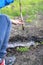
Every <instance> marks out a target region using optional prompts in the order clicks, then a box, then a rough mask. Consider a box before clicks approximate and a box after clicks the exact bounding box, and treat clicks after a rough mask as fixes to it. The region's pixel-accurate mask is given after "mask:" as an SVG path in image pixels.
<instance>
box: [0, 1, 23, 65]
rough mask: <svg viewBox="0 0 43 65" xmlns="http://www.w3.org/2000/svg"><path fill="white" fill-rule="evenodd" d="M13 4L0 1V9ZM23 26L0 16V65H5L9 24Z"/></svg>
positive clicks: (16, 21)
mask: <svg viewBox="0 0 43 65" xmlns="http://www.w3.org/2000/svg"><path fill="white" fill-rule="evenodd" d="M11 2H13V0H0V8H2V7H4V6H6V5H8V4H9V3H11ZM11 22H12V23H15V24H23V22H19V21H18V20H11V21H10V20H9V18H8V17H7V16H6V15H0V65H5V55H6V49H7V46H8V41H9V34H10V31H11V24H12V23H11Z"/></svg>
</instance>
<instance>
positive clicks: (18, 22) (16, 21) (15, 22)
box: [11, 19, 24, 25]
mask: <svg viewBox="0 0 43 65" xmlns="http://www.w3.org/2000/svg"><path fill="white" fill-rule="evenodd" d="M11 22H12V23H13V24H15V25H17V24H20V25H21V24H24V22H22V21H21V20H18V19H17V20H13V19H11Z"/></svg>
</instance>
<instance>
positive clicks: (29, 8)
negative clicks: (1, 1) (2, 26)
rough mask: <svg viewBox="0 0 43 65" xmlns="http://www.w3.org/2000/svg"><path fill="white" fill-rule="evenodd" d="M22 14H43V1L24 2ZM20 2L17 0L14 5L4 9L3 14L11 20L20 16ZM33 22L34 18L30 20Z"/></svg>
mask: <svg viewBox="0 0 43 65" xmlns="http://www.w3.org/2000/svg"><path fill="white" fill-rule="evenodd" d="M21 3H22V14H23V16H26V15H29V16H31V15H32V16H33V18H34V15H35V14H37V13H39V12H41V13H43V0H22V2H21ZM19 8H20V6H19V0H15V2H14V3H12V4H11V5H9V6H7V7H4V8H2V9H0V13H1V14H7V15H9V16H10V17H11V18H13V17H16V16H20V10H19ZM29 20H30V21H31V20H32V17H31V18H30V19H29Z"/></svg>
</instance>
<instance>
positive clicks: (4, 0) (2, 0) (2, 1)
mask: <svg viewBox="0 0 43 65" xmlns="http://www.w3.org/2000/svg"><path fill="white" fill-rule="evenodd" d="M13 1H14V0H0V8H2V7H4V6H6V5H9V4H10V3H12V2H13Z"/></svg>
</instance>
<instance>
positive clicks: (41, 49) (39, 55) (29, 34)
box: [7, 15, 43, 65]
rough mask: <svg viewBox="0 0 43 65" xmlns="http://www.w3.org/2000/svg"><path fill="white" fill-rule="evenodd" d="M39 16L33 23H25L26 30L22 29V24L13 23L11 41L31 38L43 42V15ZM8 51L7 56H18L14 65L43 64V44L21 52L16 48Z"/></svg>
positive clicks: (29, 39) (27, 40)
mask: <svg viewBox="0 0 43 65" xmlns="http://www.w3.org/2000/svg"><path fill="white" fill-rule="evenodd" d="M37 17H38V19H37V20H34V21H33V22H32V23H25V28H24V30H22V25H14V24H12V31H11V35H10V39H9V42H11V43H12V42H14V43H15V42H19V43H20V42H29V41H31V40H32V41H35V42H39V43H40V42H43V15H37ZM25 19H26V18H25ZM36 21H37V22H36ZM33 23H34V24H33ZM7 51H8V53H7V56H15V57H16V62H15V63H14V64H13V65H43V45H42V44H39V45H38V46H36V47H33V46H31V47H30V49H29V50H28V51H26V52H19V51H17V50H16V48H11V49H8V50H7Z"/></svg>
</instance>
